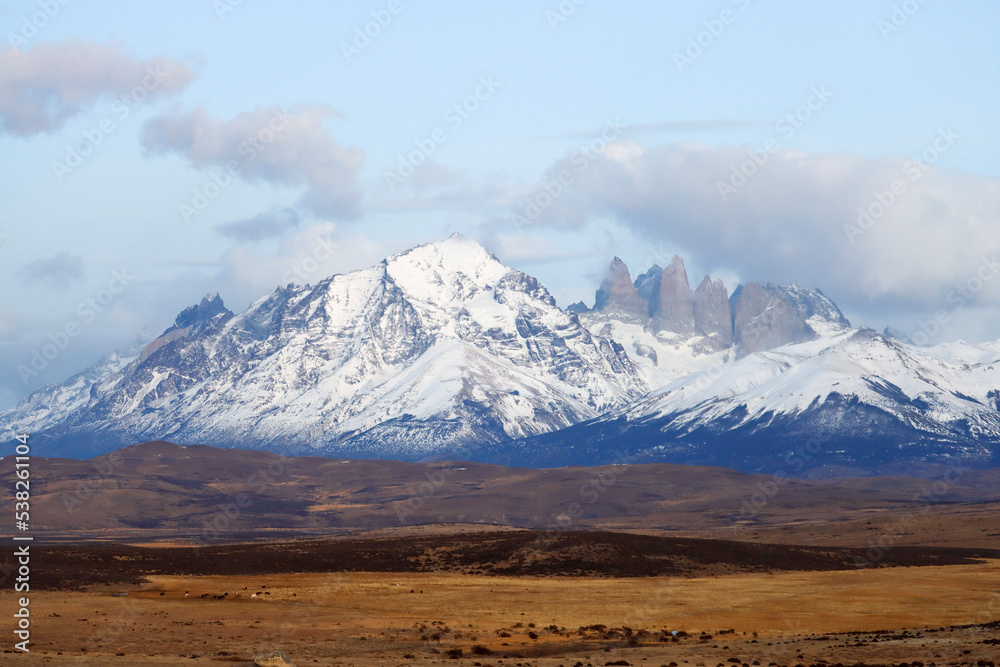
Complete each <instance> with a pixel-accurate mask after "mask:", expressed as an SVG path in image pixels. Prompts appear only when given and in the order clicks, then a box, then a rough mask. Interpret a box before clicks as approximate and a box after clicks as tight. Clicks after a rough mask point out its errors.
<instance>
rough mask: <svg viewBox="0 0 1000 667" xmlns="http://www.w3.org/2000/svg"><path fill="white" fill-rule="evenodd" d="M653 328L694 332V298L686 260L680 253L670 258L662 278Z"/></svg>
mask: <svg viewBox="0 0 1000 667" xmlns="http://www.w3.org/2000/svg"><path fill="white" fill-rule="evenodd" d="M652 324H653V329H654V330H657V331H674V332H677V333H682V334H691V333H694V300H693V298H692V294H691V285H690V284H689V283H688V277H687V270H686V269H685V268H684V260H683V259H681V258H680V256H678V255H674V258H673V259H672V260H670V265H669V266H667V268H665V269H664V270H663V276H662V277H661V278H660V295H659V299H658V301H657V307H656V310H655V312H654V313H653V322H652Z"/></svg>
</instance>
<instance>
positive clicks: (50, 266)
mask: <svg viewBox="0 0 1000 667" xmlns="http://www.w3.org/2000/svg"><path fill="white" fill-rule="evenodd" d="M84 273H85V272H84V269H83V258H82V257H80V256H79V255H74V254H72V253H68V252H60V253H58V254H56V255H53V256H52V257H45V258H43V259H36V260H34V261H31V262H27V263H26V264H24V266H22V267H21V284H22V285H32V284H34V283H42V284H44V285H48V286H49V287H53V288H55V289H62V290H65V289H69V287H70V286H71V285H72V284H73V283H74V282H76V281H80V280H82V279H83V277H84Z"/></svg>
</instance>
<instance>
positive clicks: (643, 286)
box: [635, 264, 663, 317]
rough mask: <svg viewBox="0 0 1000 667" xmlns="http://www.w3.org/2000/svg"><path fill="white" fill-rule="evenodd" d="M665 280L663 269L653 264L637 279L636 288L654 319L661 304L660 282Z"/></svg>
mask: <svg viewBox="0 0 1000 667" xmlns="http://www.w3.org/2000/svg"><path fill="white" fill-rule="evenodd" d="M662 279H663V267H662V266H660V265H659V264H653V265H652V266H651V267H649V268H648V269H646V272H645V273H643V274H642V275H640V276H639V277H638V278H636V279H635V288H636V290H638V292H639V296H641V297H642V298H643V299H644V300H645V301H646V302H647V303H649V315H650V317H652V315H653V313H655V312H656V308H657V306H659V304H660V282H661V280H662Z"/></svg>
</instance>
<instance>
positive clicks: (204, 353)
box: [0, 235, 1000, 475]
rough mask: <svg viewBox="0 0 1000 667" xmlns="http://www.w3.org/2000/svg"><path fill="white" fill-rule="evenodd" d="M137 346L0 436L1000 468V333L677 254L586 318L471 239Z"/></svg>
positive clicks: (768, 466)
mask: <svg viewBox="0 0 1000 667" xmlns="http://www.w3.org/2000/svg"><path fill="white" fill-rule="evenodd" d="M147 341H148V342H147ZM143 342H144V343H145V344H144V345H142V346H134V347H133V348H132V349H130V350H127V351H124V352H122V353H120V354H118V353H116V354H113V355H110V356H109V357H107V358H105V359H103V360H102V361H101V362H99V363H98V364H97V365H95V366H94V367H92V368H91V369H88V370H87V371H85V372H83V373H80V374H78V375H76V376H74V377H72V378H70V379H69V380H67V381H66V382H65V383H62V384H58V385H50V386H47V387H43V388H41V389H39V390H37V391H36V392H34V393H33V394H31V395H30V396H28V397H27V398H26V399H24V400H23V401H22V402H21V403H20V404H19V405H18V406H17V407H15V408H14V409H12V410H10V411H8V412H6V413H3V414H0V429H3V430H5V431H7V432H10V431H15V430H17V431H28V432H30V433H32V438H33V440H32V441H33V443H34V444H35V451H36V452H38V453H39V454H41V455H62V456H73V457H82V456H92V455H94V454H98V453H103V452H108V451H111V450H113V449H116V448H118V447H121V446H123V445H128V444H133V443H136V442H141V441H144V440H156V439H168V440H173V441H176V442H184V443H191V444H198V443H202V444H209V445H216V446H224V447H241V448H248V449H269V450H272V451H278V452H281V453H293V454H301V453H314V454H329V455H336V456H345V457H358V458H391V459H397V460H419V459H425V458H440V457H448V458H454V459H468V460H478V461H486V462H498V463H506V464H516V465H529V466H539V465H541V466H546V465H582V464H597V463H607V462H611V461H613V460H614V459H615V456H617V455H619V453H628V454H630V455H632V456H633V457H635V460H639V461H653V460H661V461H670V462H675V463H699V464H713V465H723V466H728V467H734V468H737V469H740V470H747V471H761V472H767V473H774V472H783V473H786V474H789V475H802V474H807V473H810V472H813V473H815V472H817V471H822V472H824V473H830V474H832V473H840V474H852V473H870V472H873V471H874V472H877V471H887V470H888V471H900V470H901V467H906V466H909V468H907V470H915V469H916V468H919V467H921V466H924V467H927V466H932V465H939V464H945V463H956V462H957V463H959V464H961V465H972V466H983V465H1000V459H998V453H1000V342H998V343H996V344H992V345H978V346H977V345H968V344H965V343H952V344H947V345H939V346H937V347H934V348H924V347H918V346H914V345H912V344H910V343H908V342H906V341H904V340H901V339H900V338H899V337H892V336H889V335H885V334H879V333H876V332H874V331H872V330H869V329H851V328H850V324H849V323H848V322H847V320H846V319H845V318H844V316H843V315H842V314H841V312H840V310H839V309H838V308H837V306H836V305H835V304H834V303H833V302H832V301H830V299H828V298H827V297H826V296H824V295H823V294H822V293H821V292H819V291H818V290H813V289H807V288H804V287H801V286H799V285H796V284H792V285H772V284H767V285H760V284H756V283H748V284H745V285H741V286H739V287H738V288H737V289H736V290H735V291H734V293H733V294H732V295H730V294H728V293H727V290H726V287H725V285H723V284H722V282H721V281H718V280H712V278H711V277H710V276H705V277H704V279H703V280H702V281H701V283H700V284H699V286H698V288H697V289H694V290H692V289H691V287H690V284H689V283H688V279H687V273H686V270H685V267H684V262H683V260H681V259H680V258H679V257H675V258H674V260H673V261H672V262H671V263H670V265H669V266H668V267H667V268H666V269H661V268H660V267H657V266H654V267H652V268H651V269H649V270H648V271H646V272H644V273H643V274H642V275H640V276H639V277H638V278H637V279H636V280H635V281H633V280H632V278H631V276H630V275H629V271H628V267H627V266H625V264H624V262H622V261H621V260H620V259H618V258H615V260H614V261H613V262H612V263H611V266H610V267H609V269H608V273H607V276H606V278H605V279H604V281H603V282H602V283H601V285H600V287H599V288H598V290H597V293H596V295H595V304H594V307H593V308H588V307H587V306H585V305H583V304H574V305H573V306H571V307H570V308H569V309H567V310H562V309H560V308H559V307H557V305H556V303H555V300H554V299H553V297H552V296H551V295H550V294H549V292H548V291H547V290H546V289H545V287H543V286H542V285H540V284H539V283H538V281H537V280H535V279H534V278H532V277H531V276H528V275H526V274H524V273H521V272H520V271H517V270H515V269H512V268H510V267H508V266H505V265H503V264H502V263H501V262H499V261H498V260H497V259H496V258H495V257H494V256H493V255H492V254H491V253H490V252H489V251H487V250H486V249H485V248H483V247H482V246H480V245H479V244H477V243H475V242H473V241H471V240H468V239H465V238H464V237H461V236H458V235H455V236H452V237H451V238H449V239H447V240H444V241H441V242H438V243H431V244H427V245H423V246H419V247H417V248H414V249H412V250H409V251H407V252H404V253H401V254H398V255H395V256H393V257H389V258H388V259H386V260H384V261H383V262H381V263H380V264H378V265H376V266H373V267H370V268H368V269H363V270H360V271H354V272H352V273H348V274H345V275H336V276H331V277H329V278H326V279H324V280H322V281H320V282H319V283H318V284H316V285H311V286H310V285H306V286H298V285H288V286H285V287H280V288H278V289H277V290H275V291H274V292H273V293H272V294H270V295H268V296H266V297H264V298H261V299H260V300H258V301H256V302H255V303H253V304H251V305H250V306H249V307H248V308H247V310H246V311H245V312H243V313H240V314H235V313H233V312H231V311H230V310H229V309H227V308H226V307H225V305H224V304H223V302H222V299H221V297H219V295H217V294H209V295H208V296H206V297H205V298H204V299H203V300H202V301H201V302H200V303H199V304H197V305H194V306H191V307H190V308H187V309H185V310H184V311H182V312H181V313H180V314H179V315H178V316H177V318H176V320H175V322H174V324H173V325H172V326H171V327H169V328H168V329H166V330H165V331H163V333H162V334H160V335H159V336H158V337H156V338H155V339H152V337H149V338H147V339H145V340H144V341H143Z"/></svg>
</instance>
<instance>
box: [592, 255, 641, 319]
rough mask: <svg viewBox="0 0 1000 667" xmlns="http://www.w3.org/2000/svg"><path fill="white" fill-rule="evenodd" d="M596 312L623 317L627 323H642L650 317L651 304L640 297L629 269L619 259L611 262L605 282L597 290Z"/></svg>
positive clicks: (616, 258)
mask: <svg viewBox="0 0 1000 667" xmlns="http://www.w3.org/2000/svg"><path fill="white" fill-rule="evenodd" d="M594 310H600V311H603V312H605V313H606V314H608V315H618V316H621V317H622V318H623V319H625V320H626V321H630V320H631V321H636V322H642V321H645V320H646V319H647V318H648V317H649V302H647V301H646V300H645V299H643V298H642V297H641V296H639V290H637V289H636V288H635V285H634V284H633V283H632V277H631V276H630V275H629V272H628V267H627V266H625V262H623V261H622V260H621V259H619V258H618V257H615V258H614V260H613V261H612V262H611V266H610V267H609V268H608V273H607V275H606V276H605V278H604V281H603V282H602V283H601V286H600V287H599V288H598V289H597V295H596V298H595V299H594Z"/></svg>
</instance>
